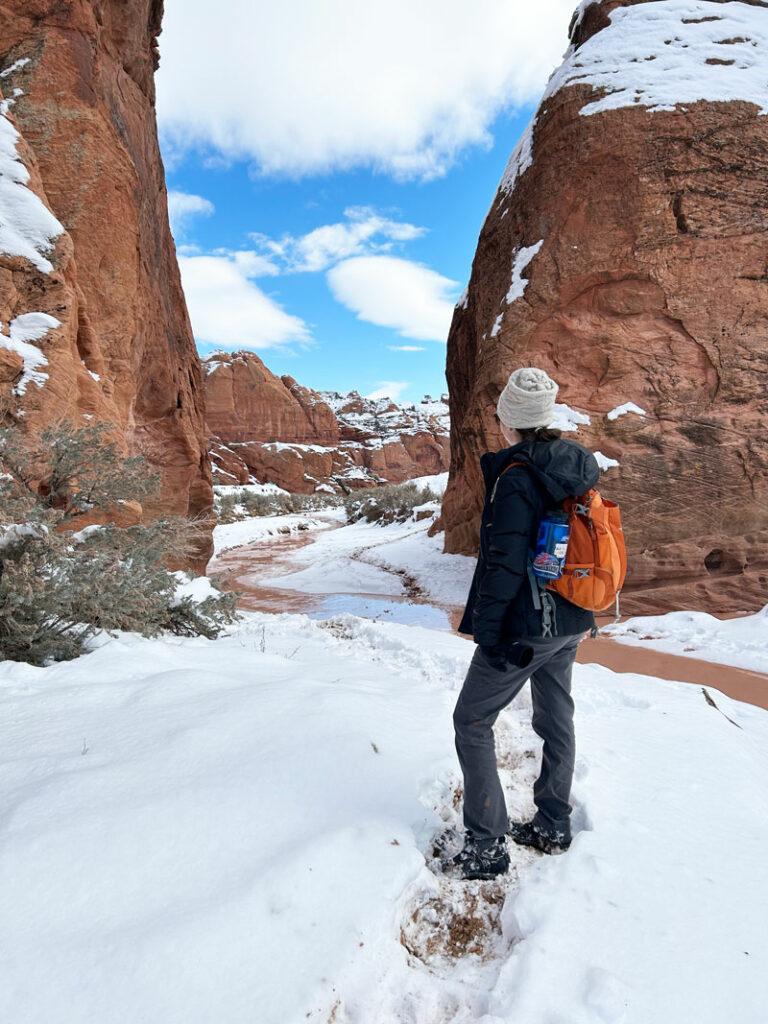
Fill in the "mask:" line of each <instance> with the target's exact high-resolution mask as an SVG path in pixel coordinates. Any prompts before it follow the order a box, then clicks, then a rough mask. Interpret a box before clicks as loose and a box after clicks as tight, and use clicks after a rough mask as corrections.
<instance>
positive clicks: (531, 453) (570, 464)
mask: <svg viewBox="0 0 768 1024" xmlns="http://www.w3.org/2000/svg"><path fill="white" fill-rule="evenodd" d="M510 462H522V463H524V464H525V465H526V466H528V467H529V469H530V470H531V472H532V474H533V475H534V476H535V477H536V478H537V480H538V481H539V483H540V484H541V485H542V487H543V488H544V489H545V490H546V491H547V493H548V494H549V495H550V496H551V498H552V500H553V501H554V502H558V503H559V502H561V501H564V500H565V498H571V497H573V496H574V495H577V494H584V493H585V492H586V491H588V490H589V489H590V488H591V487H594V486H595V485H596V484H597V481H598V480H599V479H600V467H599V466H598V464H597V459H596V458H595V456H594V455H593V454H592V452H591V451H589V449H588V448H585V447H584V446H583V445H581V444H579V443H578V442H577V441H565V440H557V441H521V442H520V444H516V445H513V446H512V447H511V448H503V449H502V450H501V451H500V452H487V453H486V454H485V455H483V457H482V458H481V460H480V465H481V467H482V470H483V477H484V479H485V485H486V487H492V486H493V483H494V482H495V481H496V480H497V479H498V478H499V476H500V474H501V473H502V472H503V470H504V469H505V468H506V467H507V466H508V465H509V464H510Z"/></svg>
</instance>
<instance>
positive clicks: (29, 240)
mask: <svg viewBox="0 0 768 1024" xmlns="http://www.w3.org/2000/svg"><path fill="white" fill-rule="evenodd" d="M7 70H10V69H7ZM9 102H10V101H5V103H6V104H8V103H9ZM7 109H8V108H7V105H6V107H5V109H4V110H3V111H2V112H0V253H5V254H7V255H8V256H23V257H25V258H26V259H28V260H29V261H30V263H32V264H34V266H36V267H37V269H38V270H41V271H42V272H43V273H45V274H50V273H51V271H52V270H53V264H52V263H51V262H50V260H49V259H47V258H46V255H45V254H46V253H50V251H51V249H52V248H53V239H54V238H57V237H58V236H59V235H60V234H62V232H63V231H64V228H63V227H62V225H61V224H60V223H59V222H58V220H56V218H55V217H54V215H53V214H52V213H51V211H50V210H49V209H48V207H47V206H46V205H45V203H43V201H42V199H40V197H39V196H37V195H35V193H34V192H32V190H31V189H28V188H27V182H28V181H29V171H28V170H27V168H26V167H25V166H24V164H23V163H22V162H21V160H20V159H19V155H18V153H17V152H16V143H17V142H18V140H19V139H20V138H21V136H20V135H19V133H18V131H17V130H16V129H15V128H14V126H13V125H12V124H11V122H10V121H9V120H8V118H7V117H6V116H5V114H6V113H7Z"/></svg>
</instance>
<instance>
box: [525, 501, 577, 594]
mask: <svg viewBox="0 0 768 1024" xmlns="http://www.w3.org/2000/svg"><path fill="white" fill-rule="evenodd" d="M570 535H571V528H570V526H569V525H568V516H567V515H565V514H563V513H561V512H549V513H548V514H547V515H545V516H544V518H543V519H542V520H541V523H540V525H539V535H538V537H537V538H536V549H535V551H534V554H533V573H534V575H535V576H538V577H539V579H542V580H559V579H560V577H561V576H562V575H563V567H564V565H565V553H566V551H567V550H568V538H569V537H570Z"/></svg>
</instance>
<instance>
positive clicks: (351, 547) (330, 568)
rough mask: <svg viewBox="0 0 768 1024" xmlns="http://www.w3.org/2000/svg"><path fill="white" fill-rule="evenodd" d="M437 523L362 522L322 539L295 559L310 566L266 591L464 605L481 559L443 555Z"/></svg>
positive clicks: (271, 584) (270, 582)
mask: <svg viewBox="0 0 768 1024" xmlns="http://www.w3.org/2000/svg"><path fill="white" fill-rule="evenodd" d="M430 525H431V520H429V519H425V520H422V521H421V522H420V523H414V522H412V521H409V522H406V523H392V524H391V525H389V526H379V525H378V524H377V523H366V522H365V521H364V520H360V521H359V522H357V523H352V524H351V525H349V526H344V527H343V528H342V529H338V530H332V531H328V532H326V533H323V534H321V535H319V536H318V537H317V538H316V539H315V540H314V542H313V544H312V551H311V555H310V564H309V565H306V562H307V560H308V553H307V551H306V550H305V549H300V550H298V551H296V552H294V553H293V555H292V556H291V558H292V560H294V561H295V562H296V563H297V564H303V565H306V567H305V568H301V569H298V570H297V571H296V572H292V573H288V574H285V575H281V576H279V577H275V578H271V579H265V580H262V581H261V582H262V585H263V586H265V587H271V588H277V589H280V588H282V589H288V590H300V591H302V592H303V593H305V594H381V595H387V596H392V597H400V596H404V595H406V594H408V593H409V592H410V593H413V592H416V591H417V592H418V593H419V595H420V596H421V597H423V598H426V599H428V600H430V601H433V602H434V603H436V604H439V605H463V604H464V601H465V600H466V597H467V593H468V591H469V585H470V583H471V581H472V573H473V572H474V567H475V559H474V558H468V557H467V556H466V555H445V554H443V537H442V535H440V534H438V535H437V536H435V537H428V536H427V530H428V529H429V526H430Z"/></svg>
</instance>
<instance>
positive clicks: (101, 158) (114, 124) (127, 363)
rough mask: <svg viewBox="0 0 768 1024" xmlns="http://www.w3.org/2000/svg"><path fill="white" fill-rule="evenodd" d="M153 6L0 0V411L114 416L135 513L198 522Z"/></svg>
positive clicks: (202, 504) (204, 468) (201, 507)
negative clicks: (141, 491) (146, 471)
mask: <svg viewBox="0 0 768 1024" xmlns="http://www.w3.org/2000/svg"><path fill="white" fill-rule="evenodd" d="M162 6H163V5H162V0H136V2H135V3H131V4H126V3H124V2H123V0H99V2H98V3H91V2H88V0H69V2H67V3H59V2H54V0H4V2H3V3H2V4H0V38H1V39H2V44H1V47H0V48H1V50H2V52H1V53H0V88H1V89H2V94H3V96H4V97H5V99H4V100H3V102H2V104H0V176H1V177H2V189H0V322H1V323H2V327H1V328H0V411H1V412H2V413H3V414H4V415H5V417H6V422H11V423H14V424H15V425H16V426H17V427H18V428H19V429H23V430H28V431H30V432H35V431H37V430H39V429H40V428H41V427H43V426H45V425H48V424H50V423H54V422H56V421H59V420H62V419H69V420H70V421H72V422H73V423H75V424H77V423H80V422H83V421H85V420H88V421H92V420H103V421H109V422H112V423H115V424H116V426H117V428H118V439H119V440H121V442H122V443H124V445H125V449H126V451H128V452H130V453H132V454H142V455H144V456H146V457H147V459H148V460H149V462H150V463H151V464H152V466H153V467H154V468H155V469H157V470H158V471H159V472H160V473H161V475H162V481H163V483H162V489H161V492H160V494H159V497H158V499H157V500H155V501H153V502H152V503H148V504H147V505H146V506H145V509H144V513H145V515H147V516H153V515H159V514H180V515H188V516H191V517H199V516H201V514H202V515H203V517H205V513H206V511H207V510H210V508H211V504H212V490H211V476H210V467H209V461H208V456H207V449H206V443H205V429H204V419H203V385H202V375H201V370H200V363H199V359H198V357H197V353H196V350H195V346H194V341H193V337H192V331H191V328H190V324H189V318H188V316H187V311H186V305H185V301H184V296H183V293H182V290H181V283H180V280H179V272H178V267H177V264H176V257H175V250H174V245H173V240H172V238H171V235H170V230H169V227H168V216H167V201H166V191H165V182H164V175H163V166H162V161H161V158H160V152H159V149H158V144H157V131H156V125H155V112H154V101H155V93H154V80H153V76H154V70H155V67H156V65H157V35H158V33H159V32H160V22H161V16H162ZM205 522H206V520H205V518H204V523H203V527H202V529H201V534H200V541H199V545H198V549H197V552H196V554H195V556H194V565H195V567H196V568H198V569H202V568H204V566H205V563H206V561H207V558H208V556H209V554H210V550H211V526H212V522H208V523H207V526H206V525H205Z"/></svg>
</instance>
